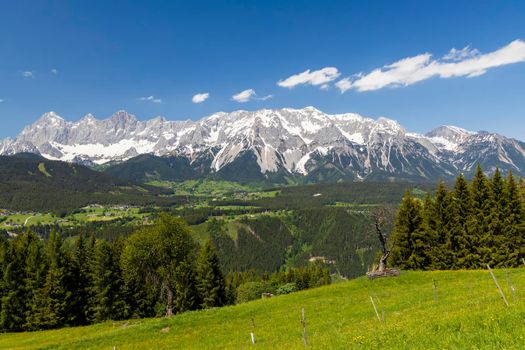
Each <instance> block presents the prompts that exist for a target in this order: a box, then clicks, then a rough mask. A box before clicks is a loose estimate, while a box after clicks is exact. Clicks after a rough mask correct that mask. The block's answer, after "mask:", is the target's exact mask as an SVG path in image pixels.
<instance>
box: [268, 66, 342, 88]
mask: <svg viewBox="0 0 525 350" xmlns="http://www.w3.org/2000/svg"><path fill="white" fill-rule="evenodd" d="M340 74H341V73H339V71H338V70H337V68H335V67H325V68H323V69H319V70H314V71H311V70H310V69H308V70H305V71H304V72H302V73H299V74H295V75H292V76H290V77H288V78H286V79H284V80H279V81H278V82H277V85H279V86H280V87H284V88H289V89H292V88H294V87H296V86H298V85H302V84H308V85H321V86H323V85H325V84H327V83H329V82H331V81H334V80H335V79H337V78H338V77H339V75H340Z"/></svg>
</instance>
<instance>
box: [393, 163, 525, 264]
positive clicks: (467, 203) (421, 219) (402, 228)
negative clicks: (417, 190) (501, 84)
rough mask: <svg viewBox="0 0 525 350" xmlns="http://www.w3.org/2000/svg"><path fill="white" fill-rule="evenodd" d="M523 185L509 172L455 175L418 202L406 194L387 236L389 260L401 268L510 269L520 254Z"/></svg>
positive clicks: (524, 235) (524, 253)
mask: <svg viewBox="0 0 525 350" xmlns="http://www.w3.org/2000/svg"><path fill="white" fill-rule="evenodd" d="M524 208H525V184H524V182H523V180H522V179H519V180H516V179H515V177H514V176H513V174H512V172H511V171H509V173H508V174H507V176H504V175H503V174H502V173H501V171H500V170H499V169H496V171H495V172H494V174H493V176H492V177H487V176H486V175H485V174H484V173H483V171H482V169H481V167H480V166H478V167H477V170H476V173H475V175H474V177H473V178H472V180H471V181H466V180H465V178H464V177H463V176H462V175H460V176H458V177H457V178H456V181H455V184H454V186H453V188H451V189H448V188H447V187H446V186H445V184H444V183H443V182H440V183H439V184H438V186H437V188H436V191H435V194H434V195H433V196H431V195H430V194H427V195H426V197H425V198H424V199H423V200H421V199H418V198H415V197H413V196H412V195H411V194H410V193H409V192H407V193H406V194H405V196H404V198H403V200H402V202H401V204H400V206H399V209H398V212H397V217H396V219H395V223H394V229H393V232H392V235H391V241H392V261H391V262H392V264H393V265H395V266H397V267H399V268H402V269H414V270H433V269H440V270H446V269H477V268H486V265H487V264H489V265H490V266H491V267H516V266H519V265H521V264H523V260H522V259H523V258H524V257H525V211H524Z"/></svg>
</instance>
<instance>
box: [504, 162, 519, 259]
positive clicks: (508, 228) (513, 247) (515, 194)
mask: <svg viewBox="0 0 525 350" xmlns="http://www.w3.org/2000/svg"><path fill="white" fill-rule="evenodd" d="M504 196H505V207H504V208H503V212H504V215H503V231H502V235H503V237H504V242H505V243H504V245H503V248H504V251H505V253H506V256H505V259H504V261H503V263H504V264H505V265H506V266H519V265H521V261H520V260H521V258H523V257H524V253H525V216H524V212H523V203H522V202H521V200H520V194H519V189H518V185H517V183H516V180H515V179H514V176H513V175H512V171H509V173H508V176H507V181H506V183H505V189H504Z"/></svg>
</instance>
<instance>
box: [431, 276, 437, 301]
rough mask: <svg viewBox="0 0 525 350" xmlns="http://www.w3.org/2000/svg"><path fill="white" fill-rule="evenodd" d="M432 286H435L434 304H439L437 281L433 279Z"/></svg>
mask: <svg viewBox="0 0 525 350" xmlns="http://www.w3.org/2000/svg"><path fill="white" fill-rule="evenodd" d="M432 285H433V286H434V303H435V304H437V302H438V287H437V284H436V280H435V279H432Z"/></svg>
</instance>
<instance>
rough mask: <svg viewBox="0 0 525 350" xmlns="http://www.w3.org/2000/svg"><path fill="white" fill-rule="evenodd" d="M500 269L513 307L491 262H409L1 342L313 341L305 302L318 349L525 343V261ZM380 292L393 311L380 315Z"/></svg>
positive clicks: (46, 345)
mask: <svg viewBox="0 0 525 350" xmlns="http://www.w3.org/2000/svg"><path fill="white" fill-rule="evenodd" d="M495 274H496V276H497V277H498V280H499V283H500V285H501V287H502V288H503V290H504V292H505V294H506V296H507V298H508V300H509V303H510V306H509V307H506V306H505V305H504V304H503V302H502V299H501V298H500V296H499V294H498V291H497V289H496V287H495V285H494V282H493V281H492V279H491V277H490V275H489V273H488V272H487V271H446V272H445V271H437V272H402V274H401V276H399V277H396V278H386V279H378V280H374V281H369V280H367V279H366V278H360V279H357V280H352V281H348V282H343V283H339V284H334V285H331V286H326V287H321V288H317V289H312V290H308V291H304V292H299V293H295V294H291V295H287V296H280V297H274V298H272V299H266V300H258V301H255V302H251V303H246V304H241V305H237V306H232V307H225V308H220V309H212V310H205V311H196V312H189V313H185V314H181V315H178V316H174V317H172V318H170V319H166V318H159V319H144V320H131V321H123V322H106V323H102V324H98V325H94V326H89V327H78V328H68V329H60V330H53V331H43V332H34V333H19V334H2V335H0V348H2V349H108V350H110V349H113V346H116V348H117V349H119V350H120V349H303V348H304V345H303V341H302V327H301V322H300V314H301V308H303V307H304V309H305V314H306V324H307V337H308V348H311V349H354V348H356V349H375V348H382V349H523V348H525V339H524V335H523V328H524V321H525V269H511V270H508V276H507V272H506V271H505V270H496V271H495ZM433 279H435V280H436V283H437V296H438V301H437V303H435V302H434V291H433ZM509 280H510V281H511V283H512V285H513V286H514V288H515V297H514V298H513V296H512V293H511V288H510V284H509ZM370 296H373V297H374V300H375V302H376V305H377V308H378V312H379V313H380V314H383V313H384V321H381V322H380V321H378V319H377V318H376V315H375V313H374V309H373V307H372V304H371V302H370ZM252 318H253V321H254V324H255V328H254V329H253V328H252V321H251V320H252ZM251 331H253V332H254V333H255V338H256V344H255V346H254V345H252V344H251V341H250V332H251Z"/></svg>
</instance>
